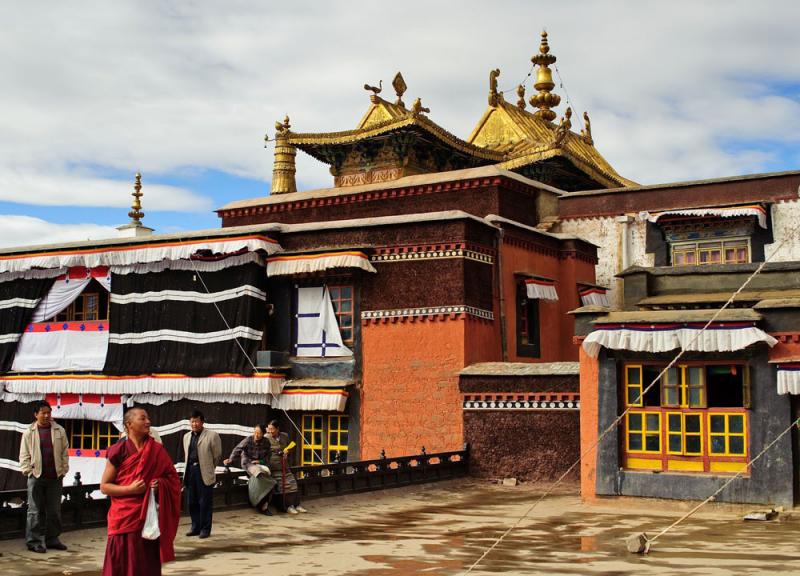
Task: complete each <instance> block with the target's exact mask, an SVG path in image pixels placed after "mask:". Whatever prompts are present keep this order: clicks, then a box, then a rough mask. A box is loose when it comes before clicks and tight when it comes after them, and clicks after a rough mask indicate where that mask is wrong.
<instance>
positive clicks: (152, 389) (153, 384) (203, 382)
mask: <svg viewBox="0 0 800 576" xmlns="http://www.w3.org/2000/svg"><path fill="white" fill-rule="evenodd" d="M283 384H284V378H283V375H281V374H272V373H260V374H258V375H254V376H239V375H237V374H216V375H213V376H208V377H203V378H191V377H188V376H184V375H182V374H151V375H146V376H107V375H105V374H47V375H31V374H18V375H6V376H3V377H0V385H2V386H3V387H4V388H5V390H6V391H7V392H14V393H18V394H24V393H27V394H30V393H38V392H41V393H44V394H50V393H62V394H64V393H72V394H126V395H128V394H146V393H153V394H280V392H281V390H282V389H283Z"/></svg>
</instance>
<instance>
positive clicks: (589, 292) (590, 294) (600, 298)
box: [578, 286, 610, 308]
mask: <svg viewBox="0 0 800 576" xmlns="http://www.w3.org/2000/svg"><path fill="white" fill-rule="evenodd" d="M606 292H607V290H606V289H605V288H601V287H600V286H588V287H586V288H581V289H579V290H578V295H579V296H580V297H581V304H582V305H583V306H605V307H606V308H609V307H610V304H609V303H608V294H606Z"/></svg>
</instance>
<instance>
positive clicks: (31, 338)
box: [11, 320, 108, 372]
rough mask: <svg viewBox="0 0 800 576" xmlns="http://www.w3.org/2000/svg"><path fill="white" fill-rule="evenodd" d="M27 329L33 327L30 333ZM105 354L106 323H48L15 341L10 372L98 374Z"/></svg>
mask: <svg viewBox="0 0 800 576" xmlns="http://www.w3.org/2000/svg"><path fill="white" fill-rule="evenodd" d="M31 328H33V329H32V330H31ZM107 354H108V322H107V321H105V320H100V321H97V320H94V321H88V322H50V323H47V324H37V325H36V326H33V325H31V326H29V327H28V330H26V331H25V332H24V333H23V334H22V337H21V338H20V339H19V346H18V347H17V352H16V354H15V355H14V363H13V364H12V366H11V370H13V371H14V372H69V371H73V370H81V371H84V370H86V371H92V372H99V371H101V370H102V369H103V367H104V366H105V364H106V355H107Z"/></svg>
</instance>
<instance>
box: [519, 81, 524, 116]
mask: <svg viewBox="0 0 800 576" xmlns="http://www.w3.org/2000/svg"><path fill="white" fill-rule="evenodd" d="M517 96H519V100H517V108H519V109H520V110H525V84H520V85H519V86H517Z"/></svg>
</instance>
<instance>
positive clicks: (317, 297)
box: [295, 286, 353, 357]
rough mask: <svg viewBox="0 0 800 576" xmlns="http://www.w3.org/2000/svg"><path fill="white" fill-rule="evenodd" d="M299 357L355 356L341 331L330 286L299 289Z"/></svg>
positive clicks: (297, 345)
mask: <svg viewBox="0 0 800 576" xmlns="http://www.w3.org/2000/svg"><path fill="white" fill-rule="evenodd" d="M296 319H297V343H296V344H295V351H296V352H295V353H296V355H297V356H311V357H320V356H323V357H328V356H352V355H353V352H352V351H351V350H350V349H349V348H347V347H346V346H345V345H344V343H343V341H342V335H341V333H340V332H339V324H338V323H337V321H336V314H335V312H334V310H333V304H332V303H331V297H330V293H329V292H328V287H327V286H315V287H313V288H298V289H297V317H296Z"/></svg>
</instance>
